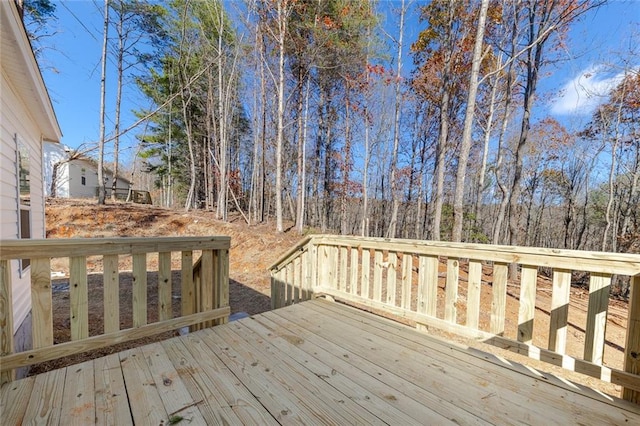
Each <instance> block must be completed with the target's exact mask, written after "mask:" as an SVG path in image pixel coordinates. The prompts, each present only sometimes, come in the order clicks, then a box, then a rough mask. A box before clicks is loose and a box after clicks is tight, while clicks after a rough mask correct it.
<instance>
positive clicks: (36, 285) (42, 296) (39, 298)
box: [11, 258, 53, 349]
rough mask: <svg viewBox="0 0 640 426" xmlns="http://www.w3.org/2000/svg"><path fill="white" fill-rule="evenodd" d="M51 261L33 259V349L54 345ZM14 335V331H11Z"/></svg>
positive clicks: (47, 259)
mask: <svg viewBox="0 0 640 426" xmlns="http://www.w3.org/2000/svg"><path fill="white" fill-rule="evenodd" d="M52 299H53V295H52V293H51V260H50V259H49V258H40V259H31V315H32V330H33V332H32V336H31V338H32V339H33V340H32V341H33V349H39V348H44V347H47V346H51V345H53V309H52V306H53V302H52ZM11 333H12V334H13V330H11Z"/></svg>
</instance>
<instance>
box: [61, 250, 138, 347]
mask: <svg viewBox="0 0 640 426" xmlns="http://www.w3.org/2000/svg"><path fill="white" fill-rule="evenodd" d="M145 273H146V265H145ZM69 275H70V276H69V300H70V307H71V313H70V315H71V340H80V339H86V338H87V337H89V286H88V284H87V258H86V257H84V256H75V257H72V258H70V259H69Z"/></svg>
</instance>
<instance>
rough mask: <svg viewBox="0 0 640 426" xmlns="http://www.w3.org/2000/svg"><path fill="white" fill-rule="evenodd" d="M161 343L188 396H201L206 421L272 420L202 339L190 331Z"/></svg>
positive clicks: (258, 422) (269, 421)
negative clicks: (189, 333) (185, 334)
mask: <svg viewBox="0 0 640 426" xmlns="http://www.w3.org/2000/svg"><path fill="white" fill-rule="evenodd" d="M161 344H162V346H163V347H164V349H165V352H166V353H167V355H168V356H169V358H170V359H171V362H172V363H173V365H174V366H175V367H176V371H177V372H178V374H179V375H180V377H181V378H182V381H183V382H184V384H185V386H186V388H187V389H188V391H189V393H190V394H191V397H192V398H193V399H194V400H196V399H201V400H202V403H201V404H199V405H198V407H199V408H200V412H201V413H202V415H203V417H204V418H205V421H206V422H207V424H213V423H215V424H221V423H224V422H226V423H227V424H233V423H238V422H240V423H242V424H275V423H276V422H275V421H274V420H273V418H272V417H271V416H269V415H268V414H267V415H264V411H265V410H264V407H262V405H261V404H260V403H259V402H258V401H256V400H255V399H254V398H253V395H251V393H250V392H249V391H248V390H247V389H246V388H245V387H244V386H242V385H241V382H240V381H239V380H238V378H237V377H236V376H235V375H234V374H233V373H232V372H231V370H229V369H228V368H227V366H226V365H224V363H223V362H222V361H221V360H220V359H219V358H218V356H217V355H216V354H214V353H212V352H211V349H210V348H209V347H208V346H207V345H206V344H204V343H203V342H202V339H200V338H199V337H197V336H194V335H193V334H191V335H187V336H184V337H182V338H180V339H170V340H165V341H163V342H161ZM230 407H231V408H233V409H229V408H230ZM221 412H222V413H221ZM223 413H224V415H223Z"/></svg>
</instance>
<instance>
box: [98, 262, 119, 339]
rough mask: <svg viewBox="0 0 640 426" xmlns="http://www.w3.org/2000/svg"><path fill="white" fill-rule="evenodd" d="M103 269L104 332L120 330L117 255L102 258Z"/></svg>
mask: <svg viewBox="0 0 640 426" xmlns="http://www.w3.org/2000/svg"><path fill="white" fill-rule="evenodd" d="M102 268H103V271H104V276H103V283H102V285H103V288H102V294H103V295H104V332H105V333H112V332H114V331H118V330H120V280H119V268H118V255H117V254H109V255H105V256H103V258H102Z"/></svg>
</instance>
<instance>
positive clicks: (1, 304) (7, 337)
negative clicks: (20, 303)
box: [0, 260, 15, 385]
mask: <svg viewBox="0 0 640 426" xmlns="http://www.w3.org/2000/svg"><path fill="white" fill-rule="evenodd" d="M10 265H11V262H10V261H9V260H0V356H5V355H9V354H12V353H13V350H14V349H13V297H12V295H11V269H9V266H10ZM13 380H15V370H9V371H3V372H2V374H1V375H0V385H3V384H5V383H7V382H11V381H13Z"/></svg>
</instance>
